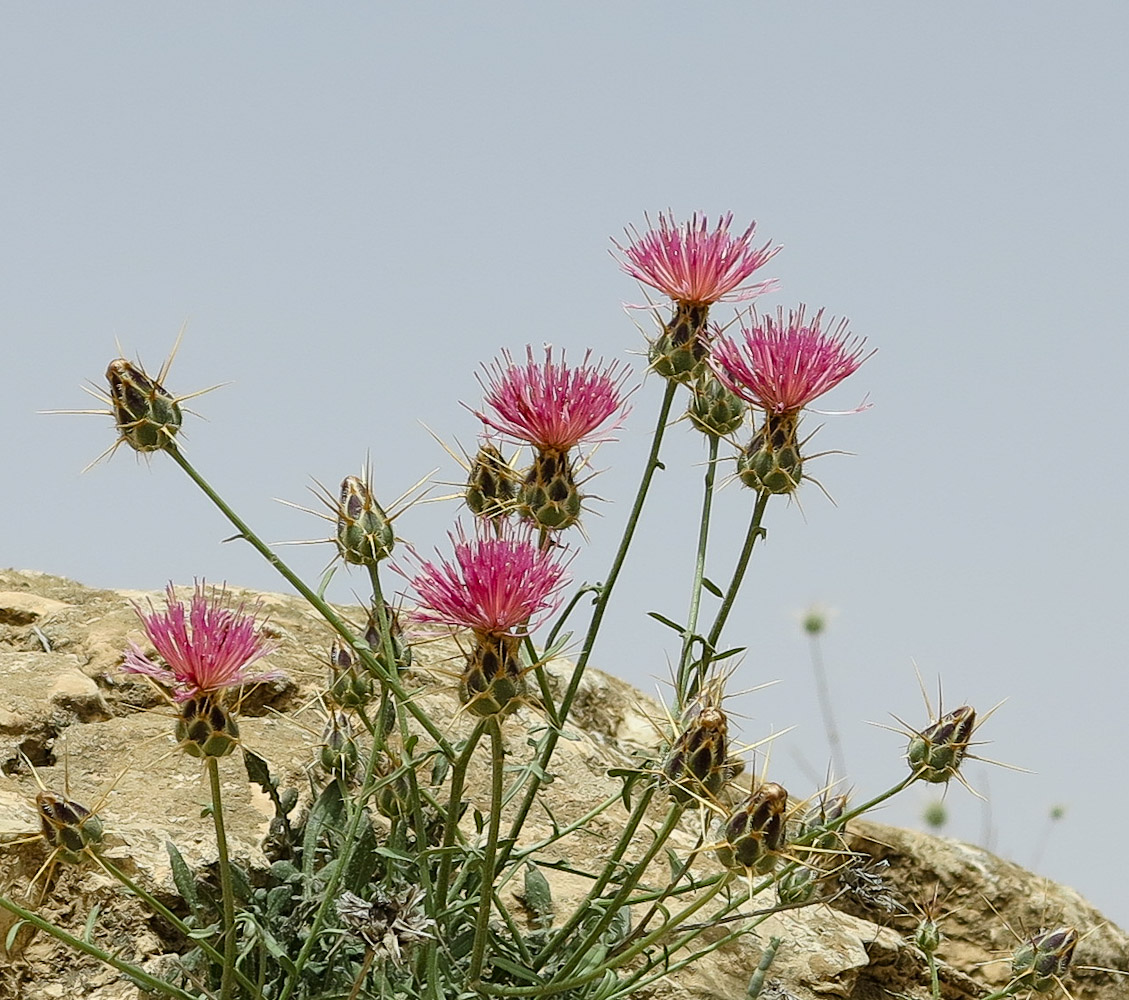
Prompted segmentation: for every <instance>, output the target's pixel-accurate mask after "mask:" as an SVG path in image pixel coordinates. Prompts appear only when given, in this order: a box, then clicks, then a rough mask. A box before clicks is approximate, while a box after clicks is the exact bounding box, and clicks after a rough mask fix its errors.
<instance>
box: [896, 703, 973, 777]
mask: <svg viewBox="0 0 1129 1000" xmlns="http://www.w3.org/2000/svg"><path fill="white" fill-rule="evenodd" d="M975 729H976V711H975V710H974V709H972V708H970V707H969V706H968V705H963V706H961V707H960V708H957V709H954V710H953V711H952V712H949V713H948V714H947V715H943V716H941V718H940V719H938V720H937V721H936V722H934V723H933V725H931V726H929V727H928V728H927V729H925V730H924V731H923V732H920V733H915V734H914V735H913V736H912V737H910V741H909V745H908V746H907V747H906V760H907V761H908V762H909V766H910V769H911V770H912V771H913V773H914V777H915V778H920V779H921V780H922V781H928V782H931V783H934V784H943V783H944V782H946V781H948V780H949V779H950V778H952V777H954V776H955V775H956V773H957V772H958V771H959V770H960V765H961V762H962V761H963V760H964V756H965V754H966V753H968V748H969V746H970V745H971V740H972V733H973V731H974V730H975Z"/></svg>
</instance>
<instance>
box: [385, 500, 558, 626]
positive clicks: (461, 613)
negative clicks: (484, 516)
mask: <svg viewBox="0 0 1129 1000" xmlns="http://www.w3.org/2000/svg"><path fill="white" fill-rule="evenodd" d="M498 524H500V528H498V529H497V530H495V528H494V527H490V528H482V527H479V530H478V533H477V534H476V536H475V537H474V538H473V539H468V538H467V537H466V535H465V533H464V531H463V528H462V525H459V526H458V527H457V529H456V531H455V533H454V534H452V535H451V536H450V538H451V541H452V542H454V543H455V557H454V559H453V560H447V559H442V558H441V559H440V560H439V562H438V563H434V562H427V561H424V560H420V570H419V572H418V573H417V574H416V575H415V576H414V577H409V576H408V574H407V573H406V572H404V571H403V570H402V569H399V568H398V567H397V571H398V572H399V573H400V574H401V575H402V576H404V577H407V578H408V579H409V580H410V582H411V585H412V587H413V589H414V590H415V592H416V593H417V594H418V595H419V598H420V607H419V608H418V610H416V611H415V612H413V613H412V615H411V617H412V618H413V619H414V620H415V621H417V622H435V623H439V624H442V625H452V626H455V627H457V628H469V629H473V630H474V631H475V632H478V633H485V634H489V635H503V634H514V632H515V630H518V633H519V634H524V633H525V632H527V631H528V630H529V629H530V628H532V627H533V626H532V624H530V620H531V619H534V618H538V617H542V618H543V617H544V616H545V615H547V614H551V613H552V612H553V611H554V610H555V609H556V607H557V605H558V603H559V592H560V589H561V587H562V586H563V585H564V584H565V582H566V580H567V576H566V574H565V568H564V566H563V565H562V564H561V562H560V557H559V552H560V549H558V548H550V549H539V548H538V547H537V543H536V542H535V541H534V539H533V531H532V529H531V528H530V527H529V526H526V525H520V526H515V525H514V524H513V523H512V522H509V521H502V522H498Z"/></svg>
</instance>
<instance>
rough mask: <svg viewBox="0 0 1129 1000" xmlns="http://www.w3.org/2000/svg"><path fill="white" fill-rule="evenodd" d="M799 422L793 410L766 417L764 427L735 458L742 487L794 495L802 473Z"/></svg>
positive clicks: (797, 414) (766, 415)
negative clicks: (798, 436)
mask: <svg viewBox="0 0 1129 1000" xmlns="http://www.w3.org/2000/svg"><path fill="white" fill-rule="evenodd" d="M798 423H799V413H798V412H795V411H788V412H785V413H772V412H768V413H766V414H765V417H764V424H763V425H762V426H761V428H760V430H758V431H757V432H756V434H754V435H753V439H752V441H750V442H749V443H748V445H746V446H745V448H744V450H742V452H741V454H740V455H738V457H737V477H738V478H739V479H740V480H741V482H742V483H744V485H746V486H748V487H749V489H753V490H764V491H765V492H767V493H793V492H795V490H796V487H797V486H799V485H800V480H801V479H802V478H803V473H804V461H803V459H802V458H801V457H800V445H799V442H798V441H797V440H796V427H797V425H798Z"/></svg>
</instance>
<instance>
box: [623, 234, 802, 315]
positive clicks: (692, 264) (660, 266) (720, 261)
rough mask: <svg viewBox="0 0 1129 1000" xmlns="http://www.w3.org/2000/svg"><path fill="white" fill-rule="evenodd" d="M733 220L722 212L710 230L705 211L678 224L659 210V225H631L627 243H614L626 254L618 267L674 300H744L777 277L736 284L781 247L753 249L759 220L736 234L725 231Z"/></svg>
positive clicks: (763, 290)
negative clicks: (642, 230)
mask: <svg viewBox="0 0 1129 1000" xmlns="http://www.w3.org/2000/svg"><path fill="white" fill-rule="evenodd" d="M732 221H733V213H732V212H731V213H729V214H728V215H723V216H722V217H721V218H719V219H718V221H717V228H716V229H714V230H713V232H710V229H709V222H708V220H707V218H706V216H704V215H703V216H701V217H699V216H698V214H697V213H696V212H695V213H694V215H693V216H692V217H691V219H690V221H689V222H687V223H685V224H683V225H681V226H679V225H676V224H675V222H674V219H673V218H672V217H671V216H669V215H663V214H662V213H661V212H660V213H659V224H658V226H656V227H652V228H651V229H648V230H647V232H645V233H643V234H642V235H640V233H639V231H638V230H637V229H635V227H634V226H633V227H631V228H630V229H628V230H627V235H628V236H629V237H630V242H629V243H628V245H627V246H625V247H624V246H620V245H619V244H618V243H616V244H615V246H616V249H617V250H619V251H620V253H622V254H624V256H625V257H626V258H627V259H626V260H625V261H623V262H622V267H623V269H624V270H625V271H626V272H627V273H628V274H630V275H631V276H632V277H633V278H636V279H638V280H639V281H641V282H643V284H645V285H650V286H651V287H652V288H657V289H658V290H659V291H660V292H664V293H665V294H667V295H669V296H670V297H671V298H672V299H674V300H675V301H676V302H688V303H694V304H703V305H709V304H710V303H713V302H722V301H724V302H742V301H745V300H746V299H751V298H755V297H756V296H757V295H760V294H761V293H763V292H766V291H768V290H769V289H771V288H772V287H774V286H775V284H776V281H775V279H770V280H768V281H762V282H759V283H758V284H755V285H749V286H747V287H745V288H740V287H739V286H740V285H741V283H742V282H743V281H745V280H746V279H747V278H748V277H749V275H751V274H752V273H753V272H754V271H755V270H757V268H759V267H762V266H763V265H764V264H766V263H768V261H769V260H771V259H772V258H773V257H774V256H775V255H776V253H777V252H778V251H779V250H780V247H779V246H775V247H774V246H772V245H771V242H769V243H766V244H765V245H764V246H763V247H761V248H760V249H759V250H758V249H755V248H754V247H753V245H752V240H753V233H754V232H755V230H756V228H757V224H756V223H755V222H754V223H752V224H751V225H750V226H749V228H748V229H746V230H745V231H744V232H743V233H742V234H741V235H740V236H734V235H732V234H731V233H730V232H729V224H730V223H731V222H732ZM649 222H650V220H648V223H649ZM613 242H615V241H614V240H613Z"/></svg>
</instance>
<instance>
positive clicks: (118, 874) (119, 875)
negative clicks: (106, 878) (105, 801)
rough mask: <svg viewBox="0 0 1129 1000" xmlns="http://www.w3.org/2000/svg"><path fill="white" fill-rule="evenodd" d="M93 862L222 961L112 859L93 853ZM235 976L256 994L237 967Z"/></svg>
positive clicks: (179, 930)
mask: <svg viewBox="0 0 1129 1000" xmlns="http://www.w3.org/2000/svg"><path fill="white" fill-rule="evenodd" d="M92 856H93V858H94V860H95V862H96V863H97V864H98V865H99V866H100V867H101V868H102V869H103V870H104V871H105V872H106V874H107V875H110V876H111V877H113V878H116V879H117V880H118V881H119V882H120V883H121V884H122V885H124V886H125V887H126V888H127V889H128V890H129V891H130V892H132V893H133V894H134V895H135V896H137V898H138V899H140V900H142V901H143V902H144V903H145V905H146V906H148V907H149V909H150V910H152V911H153V912H154V913H155V914H157V916H159V917H162V918H163V919H165V920H167V921H168V923H169V925H170V926H172V927H174V928H175V929H176V930H177V931H178V932H179V933H181V934H183V935H184V937H185V938H188V939H191V940H193V941H195V943H196V946H197V947H198V948H199V949H200V950H201V951H202V952H203V953H204V954H205V955H207V956H208V958H210V959H211V960H212V961H213V962H214V963H215V964H216V965H221V964H222V963H223V956H222V955H221V954H220V953H219V952H218V951H216V949H215V948H213V947H212V945H211V944H210V943H209V942H207V941H205V940H203V939H202V938H198V937H193V932H192V928H191V927H189V926H188V924H186V923H185V922H184V921H183V920H181V919H180V917H178V916H177V915H176V914H175V913H173V911H172V910H170V909H169V908H168V907H167V906H165V904H164V903H162V902H161V901H160V900H159V899H157V897H156V896H154V895H153V894H152V893H149V892H146V891H145V890H144V889H143V888H141V886H139V885H138V884H137V883H136V882H134V881H133V879H131V878H130V877H129V876H128V875H126V873H125V872H123V871H122V870H121V869H120V868H118V867H117V865H115V864H114V863H113V862H112V861H110V860H109V859H107V858H104V857H102V856H101V855H99V854H93V852H92ZM235 978H236V979H238V980H239V985H240V986H242V987H243V988H244V989H245V990H247V991H248V992H249V994H250V995H251V996H256V995H257V994H258V990H257V988H256V986H255V984H254V983H253V982H251V980H250V979H248V978H247V977H246V976H245V975H243V973H242V972H240V971H239V970H238V969H236V970H235Z"/></svg>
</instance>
